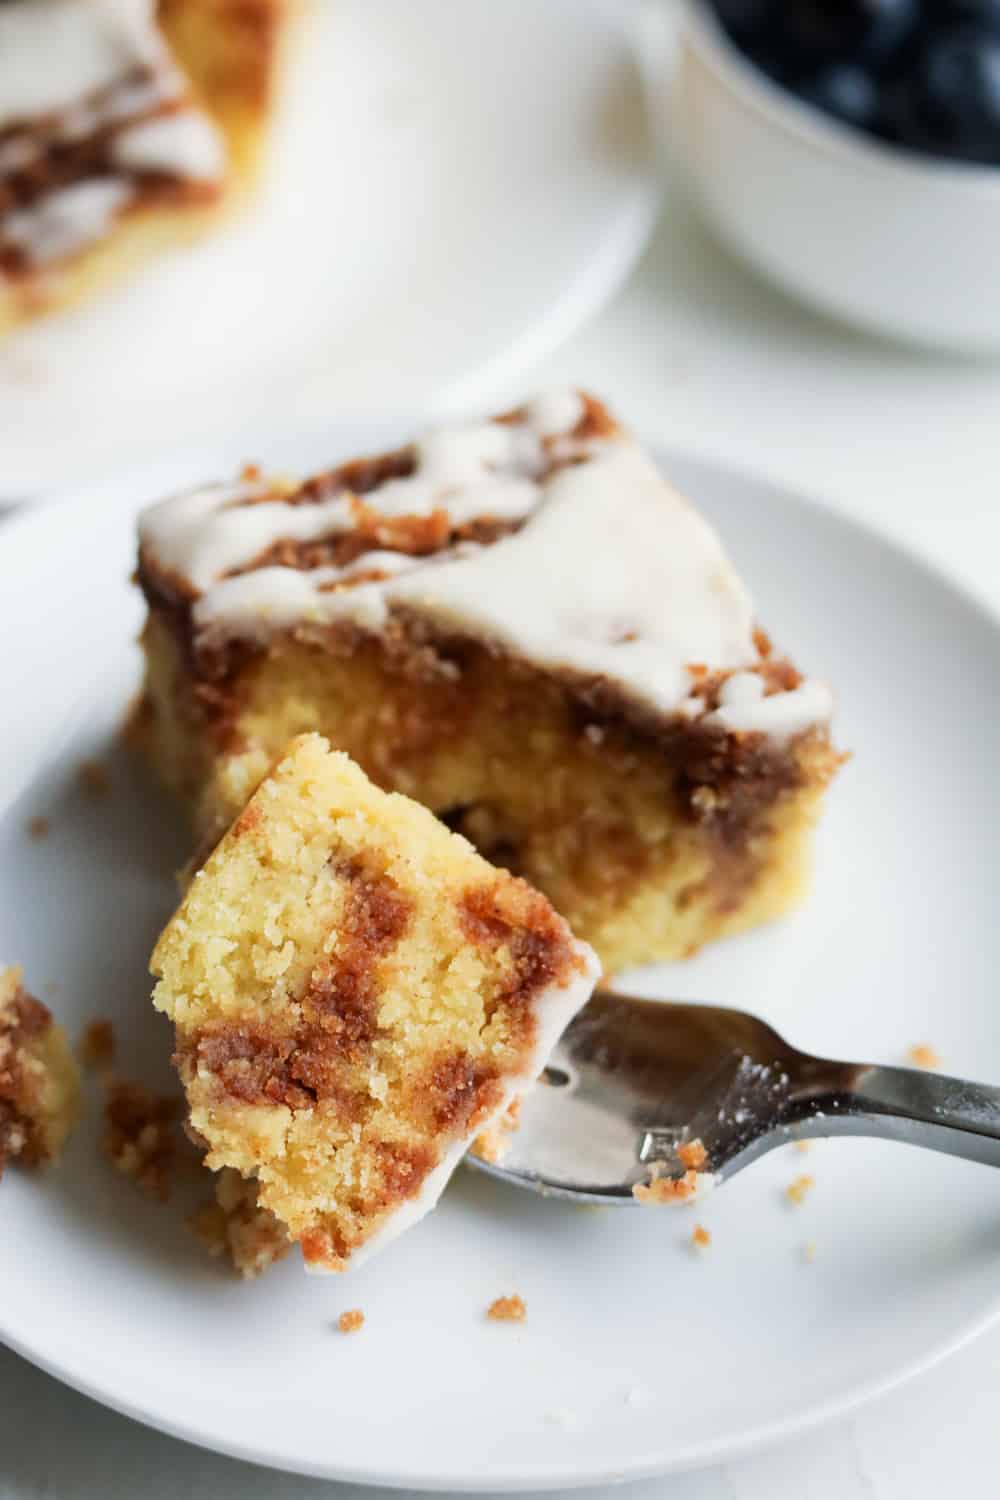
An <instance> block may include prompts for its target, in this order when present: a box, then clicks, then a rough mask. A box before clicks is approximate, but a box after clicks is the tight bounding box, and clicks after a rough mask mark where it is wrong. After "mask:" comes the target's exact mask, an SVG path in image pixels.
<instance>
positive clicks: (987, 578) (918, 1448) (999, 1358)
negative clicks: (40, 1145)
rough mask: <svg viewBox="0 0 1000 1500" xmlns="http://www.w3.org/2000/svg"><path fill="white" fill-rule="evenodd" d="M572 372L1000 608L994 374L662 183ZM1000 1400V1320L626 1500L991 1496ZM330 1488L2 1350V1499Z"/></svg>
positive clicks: (570, 363)
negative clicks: (812, 276) (797, 289)
mask: <svg viewBox="0 0 1000 1500" xmlns="http://www.w3.org/2000/svg"><path fill="white" fill-rule="evenodd" d="M565 380H573V381H576V382H579V383H582V384H586V385H590V386H591V387H592V388H593V389H595V390H596V391H600V392H604V393H606V394H607V395H608V397H609V398H610V399H611V400H612V401H613V402H614V404H615V405H616V407H617V408H618V409H619V410H620V411H622V412H623V413H624V414H625V415H626V416H627V417H628V418H629V420H630V421H631V422H632V423H633V424H634V425H635V426H637V427H639V428H641V429H644V430H645V431H647V432H648V433H649V434H650V435H652V436H655V437H657V438H658V439H660V440H662V441H665V442H667V443H669V444H673V445H675V446H678V447H686V448H689V449H691V450H694V451H697V452H698V453H701V454H704V455H707V456H710V457H714V458H718V459H722V460H724V461H726V462H728V463H731V464H733V465H736V466H740V467H745V468H749V469H753V470H756V471H759V472H765V473H767V474H769V475H771V476H774V477H776V478H778V479H780V480H783V481H785V482H787V483H788V484H790V485H792V486H795V487H798V488H799V489H801V490H804V491H807V492H809V493H812V494H814V495H817V496H819V497H822V498H825V499H827V500H828V501H830V502H831V503H834V504H836V505H839V506H842V507H843V508H844V509H846V510H849V511H851V512H852V513H854V514H856V515H860V516H864V517H867V518H868V519H869V520H870V522H871V523H872V524H874V525H876V526H880V527H883V528H885V529H886V530H888V531H890V532H892V533H893V534H894V535H895V536H897V537H898V538H900V539H902V540H903V541H904V542H906V543H907V544H908V545H910V546H912V547H914V548H916V549H919V550H920V551H921V552H923V553H924V554H925V555H927V556H929V557H931V558H933V559H936V560H937V561H938V562H939V563H940V564H941V565H942V566H944V567H946V568H948V569H950V570H951V571H953V572H954V573H956V574H959V575H961V576H962V577H963V578H964V579H965V581H966V582H967V583H968V585H969V586H970V587H972V588H974V589H976V590H977V591H978V592H979V593H980V594H981V595H982V596H983V597H985V598H987V599H991V600H992V601H993V603H994V604H995V605H996V606H997V608H998V609H1000V570H998V568H997V543H998V541H1000V478H998V475H1000V364H998V365H995V366H990V365H986V364H983V365H973V364H963V363H959V362H949V361H946V360H943V359H941V358H940V357H934V358H932V357H928V356H920V355H915V354H912V353H907V352H904V351H902V350H900V349H897V348H894V347H891V346H888V345H882V344H878V343H875V342H873V341H869V340H865V339H861V338H856V337H854V336H852V335H850V334H847V333H845V332H844V331H842V330H840V329H838V328H836V327H834V326H833V325H831V324H828V323H825V322H822V321H820V320H819V319H817V318H813V317H812V316H811V315H810V314H809V313H807V312H805V311H802V310H800V309H799V308H797V307H794V306H793V305H792V304H790V303H788V302H786V301H785V300H784V299H783V298H781V297H780V296H779V295H778V294H776V293H774V292H772V291H771V290H769V289H768V288H767V287H765V286H764V285H763V284H762V283H760V282H758V281H757V280H755V279H753V278H752V277H751V276H750V275H748V274H747V273H746V272H745V271H743V270H742V269H741V268H740V267H739V266H737V265H736V264H735V263H733V262H732V261H730V260H729V259H728V257H726V256H724V255H723V254H722V253H721V252H720V251H719V250H718V249H717V248H716V247H715V245H714V244H713V243H712V242H711V241H710V240H709V239H708V238H707V237H706V236H705V234H704V233H703V231H702V230H701V228H700V227H699V225H698V224H697V223H696V222H695V221H694V219H693V218H692V215H691V214H690V212H689V211H688V210H687V209H686V207H685V206H684V205H683V204H682V203H681V202H680V201H679V200H677V199H676V197H675V195H673V194H670V195H668V201H667V208H666V211H665V214H664V219H663V222H662V224H661V227H660V230H659V232H658V235H657V238H656V240H655V242H654V244H653V246H652V247H651V250H650V252H649V254H648V255H647V257H646V259H645V260H644V262H643V264H642V266H641V267H640V268H639V271H638V272H637V274H636V275H635V276H634V277H633V279H632V281H631V283H630V284H629V286H628V287H627V288H626V289H625V291H624V292H623V293H622V294H621V296H620V297H619V298H618V299H617V301H616V302H615V304H614V305H613V306H612V307H610V308H609V309H608V310H607V311H606V312H605V313H604V314H603V315H602V316H601V317H600V318H599V319H598V320H597V321H596V322H595V323H594V324H593V325H592V326H591V327H590V328H589V329H588V330H586V331H585V332H584V333H582V334H580V335H578V336H576V338H574V340H573V341H572V342H571V343H570V344H569V345H568V346H566V347H564V348H563V349H562V350H561V351H560V352H559V353H558V354H557V355H556V356H555V357H552V358H550V359H549V360H548V361H547V362H546V363H545V365H544V367H543V368H542V369H540V370H539V371H538V373H537V376H536V377H535V379H534V380H533V381H532V382H531V384H532V385H538V386H546V385H548V384H552V383H555V382H559V381H565ZM496 394H497V395H500V396H507V395H516V394H518V393H517V392H513V391H501V392H498V393H496ZM482 395H483V393H482V392H481V391H477V393H476V396H477V401H480V400H482ZM929 707H930V708H931V709H932V708H933V693H932V692H931V695H930V697H929ZM136 1337H137V1338H139V1339H141V1337H142V1330H141V1328H137V1329H136ZM998 1398H1000V1329H998V1330H997V1331H996V1332H995V1333H993V1334H992V1335H988V1336H986V1337H984V1338H983V1339H981V1340H979V1341H978V1342H977V1343H976V1344H974V1345H972V1346H971V1347H970V1348H968V1349H966V1350H965V1351H963V1352H962V1353H960V1354H958V1355H956V1356H954V1357H953V1358H952V1359H951V1360H949V1361H947V1362H946V1363H945V1364H944V1365H942V1366H940V1367H939V1368H938V1369H936V1370H934V1371H932V1372H931V1373H930V1374H928V1375H925V1376H924V1377H922V1378H921V1379H920V1380H918V1381H916V1382H914V1383H912V1384H911V1385H910V1386H908V1387H905V1388H903V1389H901V1390H899V1391H897V1392H895V1393H893V1394H892V1395H890V1396H888V1397H886V1398H884V1399H883V1400H882V1401H881V1402H879V1403H878V1404H876V1405H874V1406H871V1407H869V1408H867V1409H865V1410H863V1411H862V1412H860V1413H859V1414H858V1415H856V1416H855V1417H854V1418H853V1419H852V1420H850V1421H847V1422H845V1423H842V1424H840V1425H838V1426H836V1427H832V1428H828V1429H826V1430H824V1431H822V1432H819V1433H817V1434H814V1435H813V1436H810V1437H808V1438H805V1439H802V1440H799V1441H796V1442H795V1443H794V1444H792V1445H790V1446H787V1447H785V1448H783V1449H780V1450H777V1451H770V1452H767V1453H762V1454H759V1455H756V1456H754V1457H751V1458H747V1459H744V1460H741V1461H739V1462H734V1463H729V1464H726V1465H724V1466H722V1467H716V1468H712V1469H709V1470H704V1471H702V1472H700V1473H698V1474H691V1475H684V1476H676V1477H673V1478H669V1479H662V1480H656V1481H649V1482H646V1483H644V1484H641V1485H637V1486H635V1487H634V1488H633V1493H634V1494H635V1495H636V1496H637V1497H649V1496H657V1497H662V1500H783V1497H785V1496H788V1497H790V1500H791V1497H795V1500H939V1497H940V1495H941V1494H942V1493H944V1492H947V1490H949V1489H950V1488H952V1487H953V1486H954V1485H955V1482H956V1481H959V1482H960V1483H961V1485H962V1488H963V1490H965V1491H971V1492H972V1493H976V1492H977V1489H981V1491H982V1493H984V1494H993V1493H995V1491H996V1488H997V1483H996V1479H995V1475H996V1473H997V1471H998V1469H1000V1422H998V1419H997V1405H998ZM337 1493H341V1494H343V1496H344V1500H347V1487H336V1486H330V1485H326V1484H323V1483H320V1482H316V1481H307V1480H299V1479H296V1478H293V1477H290V1476H285V1475H280V1474H276V1473H272V1472H270V1471H267V1470H264V1469H257V1468H252V1467H249V1466H247V1465H243V1464H239V1463H236V1462H233V1461H230V1460H227V1459H222V1458H218V1457H215V1456H214V1455H211V1454H208V1453H204V1452H201V1451H199V1450H197V1449H194V1448H191V1447H188V1446H186V1445H184V1444H181V1443H178V1442H175V1441H173V1440H171V1439H168V1438H165V1437H161V1436H159V1435H157V1434H154V1433H151V1432H148V1431H146V1430H145V1429H143V1428H140V1427H138V1426H136V1425H134V1424H132V1423H130V1422H128V1421H126V1420H124V1419H122V1418H119V1417H117V1416H114V1415H113V1414H111V1413H109V1412H106V1411H104V1410H102V1409H101V1408H99V1407H97V1406H95V1405H93V1404H92V1403H90V1402H88V1401H86V1400H84V1399H83V1398H81V1397H78V1396H76V1395H74V1394H73V1393H71V1392H70V1391H68V1390H66V1389H65V1388H64V1387H62V1386H60V1385H58V1384H57V1383H56V1382H54V1381H52V1380H50V1379H48V1378H47V1377H46V1376H44V1375H42V1374H40V1373H39V1372H37V1371H35V1370H34V1369H32V1368H31V1367H30V1366H28V1365H27V1364H24V1363H23V1362H22V1361H20V1360H19V1359H17V1358H16V1357H15V1356H13V1355H11V1354H8V1353H6V1352H3V1351H0V1500H13V1497H17V1500H26V1497H29V1496H30V1497H32V1500H35V1497H41V1496H43V1495H44V1496H46V1497H58V1500H84V1497H86V1500H97V1497H101V1500H119V1497H120V1500H126V1497H127V1500H138V1497H140V1496H142V1497H147V1496H148V1497H152V1500H156V1497H164V1500H166V1497H172V1500H173V1497H181V1496H192V1497H194V1496H197V1497H202V1496H204V1497H211V1500H256V1497H262V1500H263V1497H279V1496H280V1497H288V1500H304V1497H312V1496H319V1495H321V1494H324V1495H326V1494H337ZM353 1493H354V1491H353V1490H352V1494H353ZM356 1493H357V1494H358V1495H359V1496H360V1494H361V1491H357V1492H356Z"/></svg>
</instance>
